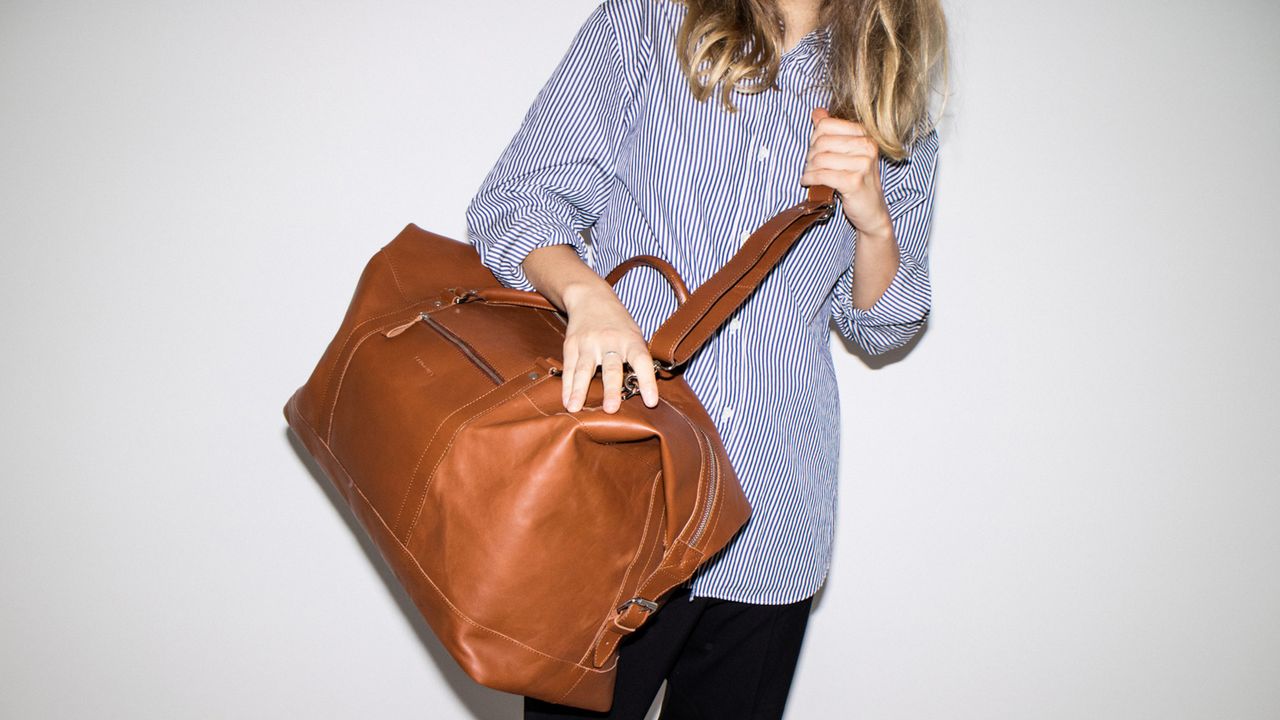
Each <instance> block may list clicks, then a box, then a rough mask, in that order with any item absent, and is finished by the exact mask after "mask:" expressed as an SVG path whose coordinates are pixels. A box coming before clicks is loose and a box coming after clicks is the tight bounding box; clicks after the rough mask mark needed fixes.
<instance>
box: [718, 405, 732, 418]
mask: <svg viewBox="0 0 1280 720" xmlns="http://www.w3.org/2000/svg"><path fill="white" fill-rule="evenodd" d="M720 419H721V420H724V421H726V422H727V421H729V420H731V419H733V408H732V407H726V408H725V409H724V410H723V411H721V413H720Z"/></svg>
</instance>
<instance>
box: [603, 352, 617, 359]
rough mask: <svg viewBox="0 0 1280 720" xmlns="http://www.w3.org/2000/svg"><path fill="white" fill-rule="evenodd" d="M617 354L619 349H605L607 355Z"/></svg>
mask: <svg viewBox="0 0 1280 720" xmlns="http://www.w3.org/2000/svg"><path fill="white" fill-rule="evenodd" d="M617 354H618V351H617V350H607V351H605V355H617ZM602 357H603V356H602Z"/></svg>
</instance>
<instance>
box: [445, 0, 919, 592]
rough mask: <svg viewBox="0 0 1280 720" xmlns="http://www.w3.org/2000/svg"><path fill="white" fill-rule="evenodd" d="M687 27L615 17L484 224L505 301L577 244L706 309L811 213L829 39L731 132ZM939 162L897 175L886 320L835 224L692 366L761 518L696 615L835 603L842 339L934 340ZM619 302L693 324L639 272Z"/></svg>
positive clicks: (594, 259) (887, 169) (550, 89)
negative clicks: (923, 336)
mask: <svg viewBox="0 0 1280 720" xmlns="http://www.w3.org/2000/svg"><path fill="white" fill-rule="evenodd" d="M684 13H685V7H684V6H683V5H681V4H679V3H676V2H673V1H671V0H605V1H604V2H603V4H601V5H600V6H599V7H597V8H596V9H595V11H594V12H593V13H592V14H591V16H590V17H589V18H588V19H587V21H586V23H585V24H584V25H583V26H582V28H581V29H580V30H579V32H578V34H577V36H576V38H575V39H574V41H573V43H572V45H571V46H570V48H569V50H568V52H567V54H566V55H565V56H564V58H563V60H562V61H561V63H560V64H559V66H558V67H557V68H556V70H555V71H554V73H553V74H552V76H551V78H550V80H549V81H548V82H547V84H546V85H545V86H544V87H543V89H542V90H541V92H540V93H539V94H538V95H537V97H536V99H535V100H534V102H533V106H532V107H531V108H530V109H529V111H528V113H527V114H526V116H525V118H524V121H523V123H522V124H521V126H520V128H519V130H518V131H517V132H516V135H515V137H514V139H513V140H512V141H511V143H510V145H509V146H508V147H507V148H506V150H505V151H504V152H503V153H502V155H501V156H500V157H499V159H498V161H497V163H496V165H495V166H494V168H493V170H492V171H491V172H490V173H489V175H488V176H487V178H486V179H485V180H484V182H483V183H482V185H481V187H480V189H479V191H478V193H477V194H476V196H475V198H474V199H473V200H472V201H471V204H470V206H469V207H468V209H467V226H468V233H469V235H470V237H471V239H472V242H473V243H474V244H475V246H476V248H477V250H478V252H479V254H480V258H481V260H482V262H483V263H484V264H485V266H486V267H488V268H489V269H490V270H492V271H493V273H494V274H495V275H496V276H497V278H498V279H499V281H500V282H501V283H502V284H504V285H506V286H508V287H514V288H521V289H524V290H534V289H535V288H534V287H533V285H532V284H530V282H529V280H528V279H527V278H526V277H525V275H524V273H523V271H522V270H521V266H520V263H521V261H522V260H524V258H525V256H527V255H528V254H529V253H530V252H531V251H532V250H534V249H535V248H539V247H544V246H548V245H553V244H567V245H572V246H573V247H574V248H575V249H576V250H577V251H578V253H579V255H580V256H581V257H582V259H583V261H584V262H587V263H588V264H589V265H591V266H592V267H593V269H595V271H596V272H597V273H599V274H600V275H601V276H604V275H607V274H608V272H609V271H610V270H612V269H613V268H614V267H615V266H617V265H618V264H620V263H621V262H623V261H625V260H627V259H628V258H631V257H632V256H635V255H644V254H649V255H657V256H659V257H661V258H664V259H666V260H667V261H669V262H670V263H671V264H672V265H674V266H675V268H676V269H677V270H678V271H679V272H680V275H681V277H683V278H684V280H685V282H686V283H687V284H688V286H689V289H690V290H693V289H695V288H696V287H697V286H698V285H700V284H701V283H703V282H704V281H706V280H707V279H708V278H709V277H711V275H712V274H713V273H715V272H716V271H717V270H718V269H719V268H720V267H722V266H723V265H724V264H725V263H726V262H728V260H729V259H730V258H731V257H732V256H733V255H734V253H735V252H737V250H738V249H739V247H740V245H741V243H742V241H743V240H745V239H746V238H747V236H748V235H750V233H751V232H752V231H753V230H754V229H755V228H756V227H758V226H759V225H760V224H761V223H763V222H764V221H765V220H767V219H769V218H770V217H772V216H773V215H774V214H776V213H777V212H779V211H780V210H782V209H784V208H786V207H789V206H791V205H793V204H795V203H797V202H800V201H801V200H803V199H804V198H805V195H806V189H805V188H803V187H801V186H800V184H799V177H800V174H801V170H802V168H803V166H804V162H805V156H806V154H807V150H808V146H809V136H810V133H811V121H810V111H811V110H812V109H813V108H814V107H819V106H822V107H825V106H827V103H828V101H829V98H830V90H829V89H826V88H825V87H824V86H823V80H824V78H825V73H826V67H827V62H826V59H827V53H828V50H829V47H830V34H829V31H828V30H827V29H826V28H820V29H818V30H815V31H813V32H811V33H809V35H807V36H805V37H804V38H803V39H802V40H801V41H800V42H799V43H798V44H797V45H796V46H795V47H793V48H792V49H790V50H789V51H787V52H786V53H785V54H784V55H783V57H782V58H781V65H780V71H779V75H778V80H777V84H776V87H774V88H771V89H769V90H766V91H764V92H761V93H758V94H745V93H740V92H735V93H734V102H735V105H736V107H737V108H738V111H737V112H734V113H730V112H727V111H726V110H725V109H724V108H723V106H722V105H721V104H720V102H719V99H718V97H717V96H713V98H712V99H711V100H710V101H708V102H698V101H697V100H695V99H694V97H693V95H692V93H691V92H690V90H689V86H688V83H687V82H686V80H685V77H684V75H683V73H682V72H681V70H680V65H679V62H678V60H677V57H676V53H675V43H674V40H675V35H676V32H677V30H678V29H679V27H680V22H681V20H682V18H683V16H684ZM937 148H938V144H937V135H936V133H934V132H930V133H929V134H928V135H925V136H923V137H922V138H921V139H920V140H919V141H917V142H916V143H914V145H913V146H912V147H911V148H910V154H909V156H908V158H907V159H906V160H904V161H902V162H897V163H892V162H887V161H885V160H883V159H882V160H881V168H880V169H881V175H882V182H883V186H884V190H885V196H886V200H887V203H888V206H889V212H890V216H891V217H892V219H893V227H894V232H895V234H896V236H897V241H898V244H899V248H900V258H901V259H900V267H899V270H898V273H897V275H896V276H895V277H894V278H893V281H892V284H891V285H890V286H889V288H888V289H887V290H886V291H885V293H884V295H883V296H882V297H881V298H880V299H879V301H877V302H876V303H875V305H874V306H872V307H871V308H870V309H858V308H854V307H853V306H852V304H851V294H850V285H851V282H852V279H853V274H852V263H853V256H854V248H855V237H856V233H855V231H854V228H853V226H852V225H851V224H850V223H849V221H848V220H847V219H846V218H845V217H844V215H843V214H842V213H840V212H837V213H836V214H835V216H833V217H832V219H831V220H829V221H828V222H826V223H825V224H823V225H820V226H817V227H815V228H813V229H812V230H810V231H809V232H808V233H807V234H806V235H804V236H803V237H802V238H801V240H800V242H799V243H797V245H796V246H795V247H794V248H793V249H792V250H791V252H790V253H789V254H788V255H787V256H786V257H785V258H784V260H783V261H782V262H781V263H780V264H779V265H778V267H777V268H775V269H774V271H773V272H772V273H770V274H769V276H768V277H767V278H766V279H765V280H764V282H763V283H762V284H761V285H760V287H759V288H758V290H757V291H756V292H755V293H754V294H753V295H752V296H751V297H750V299H749V300H748V301H747V302H746V303H745V304H744V305H743V306H742V307H741V308H740V309H739V310H738V312H737V313H735V314H734V316H732V317H731V319H730V320H729V321H728V322H726V323H725V324H724V325H723V326H722V327H721V328H720V330H719V332H718V333H717V334H716V335H715V336H714V337H712V339H711V340H710V341H709V342H708V343H707V344H706V345H704V346H703V347H702V348H701V349H700V350H699V351H698V352H697V353H696V354H695V355H694V356H693V358H692V359H691V360H690V361H689V362H688V364H687V365H686V366H685V371H684V378H685V380H686V382H688V384H689V386H690V388H691V389H692V390H693V392H694V393H695V395H696V396H697V397H698V399H699V400H700V401H701V402H702V404H703V405H704V406H705V407H706V409H707V411H708V413H709V414H710V415H711V417H712V419H713V420H714V421H715V424H716V428H717V429H718V430H719V432H720V436H721V438H722V439H723V441H724V446H725V449H726V451H727V452H728V456H729V459H730V461H731V463H732V465H733V469H734V471H735V472H736V474H737V476H738V478H739V480H740V481H741V483H742V487H743V489H744V491H745V492H746V495H747V498H748V499H749V500H750V502H751V506H752V509H753V514H752V516H751V519H750V521H749V522H748V523H747V525H746V526H745V527H744V529H743V530H742V532H741V533H739V535H738V536H736V537H735V538H734V540H733V541H732V542H731V543H730V544H729V545H728V546H727V547H726V548H725V549H724V550H722V551H721V552H720V553H719V554H717V555H716V556H714V557H712V558H710V559H709V560H708V561H707V562H706V563H705V564H704V565H703V566H702V567H701V568H700V569H699V571H698V573H697V575H695V576H694V578H693V580H692V589H693V592H692V596H693V597H716V598H722V599H726V600H736V601H740V602H750V603H758V604H781V603H788V602H794V601H796V600H801V599H804V598H807V597H809V596H811V595H813V594H814V593H815V592H817V590H818V589H819V587H820V586H821V585H822V582H823V580H824V579H825V577H826V574H827V569H828V567H829V564H830V559H831V546H832V539H833V536H834V521H835V513H836V486H837V479H838V478H837V476H838V460H839V451H840V445H839V443H840V417H839V410H840V405H839V399H838V395H837V386H836V376H835V370H834V366H833V364H832V359H831V350H830V345H831V338H830V329H829V326H830V323H831V322H832V321H834V324H835V326H836V328H837V329H838V330H839V332H840V333H841V334H843V335H844V336H845V337H847V338H849V339H850V340H852V341H853V342H855V343H857V344H858V345H859V346H860V347H862V348H863V349H865V350H866V351H867V352H869V353H882V352H885V351H887V350H890V349H892V348H895V347H898V346H901V345H902V344H904V343H905V342H906V341H907V340H908V339H910V338H911V337H912V336H913V335H914V334H915V333H916V332H918V331H919V329H920V327H921V326H922V325H923V323H924V320H925V318H926V317H927V315H928V313H929V306H930V289H929V272H928V265H927V263H928V255H927V237H928V232H929V215H930V206H931V204H932V197H933V175H934V165H935V159H936V154H937ZM587 228H590V242H589V243H588V242H586V241H584V238H583V236H582V235H581V234H580V233H581V231H584V230H586V229H587ZM614 289H615V291H616V292H617V294H618V297H619V299H620V300H621V301H622V304H623V305H624V306H625V307H626V308H627V309H628V310H629V311H630V312H631V314H632V316H633V317H634V318H635V320H636V323H637V324H638V325H639V326H640V328H641V330H642V332H643V333H644V336H645V339H646V340H648V339H650V338H651V337H652V335H653V333H654V331H655V330H657V328H658V326H659V325H660V324H661V323H662V321H663V320H665V319H666V318H667V316H668V315H670V314H671V312H672V311H674V310H675V307H676V304H675V299H674V297H673V296H672V293H671V290H670V288H669V286H668V285H667V283H666V281H665V280H663V278H662V276H661V275H660V274H659V273H658V272H657V271H655V270H653V269H652V268H648V267H641V268H637V269H633V270H632V271H631V272H629V273H627V274H626V275H625V276H624V278H623V279H622V280H621V281H620V282H619V283H618V284H617V285H616V286H615V287H614Z"/></svg>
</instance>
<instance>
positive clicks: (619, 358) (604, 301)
mask: <svg viewBox="0 0 1280 720" xmlns="http://www.w3.org/2000/svg"><path fill="white" fill-rule="evenodd" d="M563 297H564V303H565V312H567V313H568V315H569V327H568V329H567V330H566V331H565V336H564V376H563V377H562V378H561V379H562V380H563V383H562V385H561V399H562V401H563V402H564V407H565V409H566V410H568V411H569V412H577V411H578V410H581V409H582V405H583V403H584V402H585V401H586V397H587V386H588V385H590V384H591V378H592V377H594V376H595V374H596V368H597V367H599V368H602V369H603V373H604V376H603V378H602V379H603V381H604V403H603V408H604V411H605V412H607V413H613V412H617V411H618V408H619V407H620V406H621V405H622V378H623V372H622V364H623V362H626V363H627V364H629V365H630V366H631V368H632V370H633V371H634V372H635V374H636V380H637V381H638V384H639V386H640V396H641V397H642V398H643V399H644V404H645V405H646V406H648V407H654V406H655V405H657V404H658V383H657V379H656V377H655V374H654V369H653V358H652V356H651V355H650V354H649V346H648V344H647V343H645V341H644V335H643V333H641V331H640V327H639V326H638V325H636V322H635V320H634V319H633V318H632V317H631V313H630V312H628V311H627V308H626V307H625V306H624V305H623V304H622V301H620V300H618V296H617V295H616V294H615V293H614V292H613V289H612V288H611V287H609V286H608V285H607V284H597V285H590V286H576V287H570V288H566V289H565V293H564V296H563Z"/></svg>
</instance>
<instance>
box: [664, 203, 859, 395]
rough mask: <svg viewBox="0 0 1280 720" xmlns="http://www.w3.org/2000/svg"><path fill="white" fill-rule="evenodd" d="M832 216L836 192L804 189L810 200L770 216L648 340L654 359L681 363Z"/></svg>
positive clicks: (667, 363)
mask: <svg viewBox="0 0 1280 720" xmlns="http://www.w3.org/2000/svg"><path fill="white" fill-rule="evenodd" d="M833 212H835V191H834V190H832V189H831V188H830V187H827V186H825V185H815V186H813V187H810V188H809V197H808V199H806V200H805V201H803V202H801V203H798V204H796V205H793V206H792V207H790V208H787V209H786V210H783V211H782V212H780V213H778V214H777V215H775V216H774V217H773V218H772V219H770V220H769V221H768V222H766V223H765V224H764V225H761V226H760V228H759V229H758V230H756V231H755V232H754V233H752V235H751V237H750V238H749V239H748V240H747V241H746V242H745V243H743V245H742V248H741V249H740V250H738V252H737V253H735V254H734V256H733V257H732V258H731V259H730V260H729V262H728V263H726V264H725V266H724V267H722V268H720V269H719V270H717V271H716V274H714V275H712V276H711V277H710V278H708V279H707V281H706V282H704V283H702V284H701V285H699V286H698V288H697V290H695V291H694V292H693V293H692V294H691V295H690V296H689V299H688V300H687V301H685V302H683V303H681V304H680V306H679V307H678V308H676V311H675V312H674V313H672V314H671V316H670V317H669V318H667V320H666V322H664V323H662V325H661V326H660V327H659V328H658V329H657V331H655V332H654V334H653V337H652V339H650V341H649V352H650V354H652V355H653V359H654V360H656V361H658V362H659V363H661V364H663V365H665V366H666V367H665V368H664V369H667V370H670V369H672V368H674V367H676V366H678V365H683V364H684V363H685V362H687V361H688V360H689V358H690V357H692V356H693V354H694V353H695V352H697V351H698V348H700V347H702V346H703V344H705V343H706V342H707V340H708V339H710V338H711V336H712V335H713V334H715V331H716V330H717V329H718V328H719V327H720V326H721V325H723V324H724V322H725V320H728V319H729V316H730V315H732V314H733V313H734V312H735V311H736V310H737V309H738V308H739V307H741V306H742V304H743V303H744V302H746V301H747V298H748V297H750V296H751V293H753V292H755V290H756V288H757V287H759V285H760V283H761V282H762V281H763V280H764V278H765V276H766V275H768V274H769V272H770V271H772V270H773V268H774V267H776V266H777V265H778V263H780V262H782V258H783V257H784V256H785V255H786V254H787V251H788V250H790V249H791V248H792V247H793V246H794V245H795V244H796V241H797V240H799V239H800V236H801V235H803V234H804V233H805V231H806V230H808V229H809V228H811V227H813V226H814V225H816V224H818V223H821V222H824V221H826V220H827V219H828V218H830V217H831V215H832V213H833Z"/></svg>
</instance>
